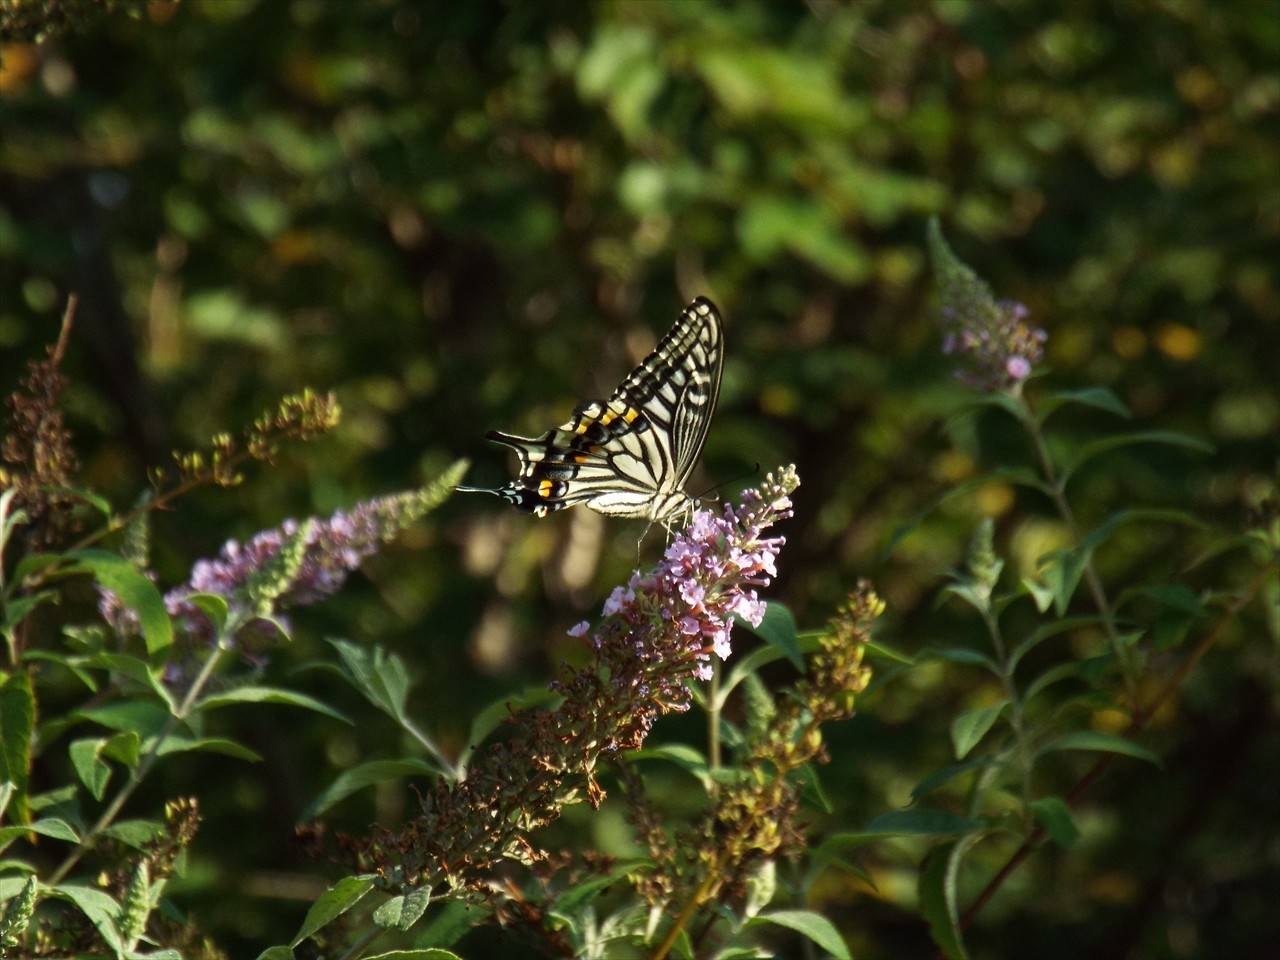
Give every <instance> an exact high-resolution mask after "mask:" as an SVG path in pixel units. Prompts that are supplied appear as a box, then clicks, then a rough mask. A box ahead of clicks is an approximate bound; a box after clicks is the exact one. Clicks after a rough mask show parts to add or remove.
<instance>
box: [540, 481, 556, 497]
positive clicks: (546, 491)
mask: <svg viewBox="0 0 1280 960" xmlns="http://www.w3.org/2000/svg"><path fill="white" fill-rule="evenodd" d="M553 486H554V484H553V483H552V482H551V481H550V480H543V481H542V482H541V483H540V484H538V496H540V497H549V496H551V488H552V487H553Z"/></svg>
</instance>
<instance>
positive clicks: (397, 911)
mask: <svg viewBox="0 0 1280 960" xmlns="http://www.w3.org/2000/svg"><path fill="white" fill-rule="evenodd" d="M429 903H431V891H430V889H428V888H425V887H419V888H418V889H417V890H410V891H409V892H408V893H404V894H401V895H400V896H398V897H392V898H391V899H390V900H388V901H387V902H386V903H384V904H382V905H381V906H380V907H378V909H377V910H375V911H373V922H374V923H375V924H377V925H378V926H380V927H388V928H390V929H393V930H408V929H409V928H410V927H412V926H413V925H414V924H415V923H417V922H418V921H419V920H421V919H422V915H423V914H424V913H426V910H427V905H428V904H429Z"/></svg>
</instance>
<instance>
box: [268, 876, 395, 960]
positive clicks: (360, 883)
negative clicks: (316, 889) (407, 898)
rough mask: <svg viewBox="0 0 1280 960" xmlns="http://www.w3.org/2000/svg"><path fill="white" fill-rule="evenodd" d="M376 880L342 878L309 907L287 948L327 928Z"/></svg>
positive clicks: (370, 888)
mask: <svg viewBox="0 0 1280 960" xmlns="http://www.w3.org/2000/svg"><path fill="white" fill-rule="evenodd" d="M376 879H377V878H376V877H374V876H373V874H360V875H359V876H354V877H343V878H342V879H341V880H339V881H338V882H337V883H335V884H334V885H333V886H331V887H330V888H329V889H328V890H326V891H325V892H324V893H322V894H321V895H320V899H318V900H317V901H316V902H315V903H313V904H312V905H311V909H310V910H308V911H307V915H306V917H305V918H304V919H303V921H302V926H301V927H299V928H298V932H297V934H295V935H294V938H293V939H292V940H291V941H290V942H289V946H290V947H296V946H297V945H298V944H300V943H301V942H302V941H303V940H305V939H307V937H309V936H311V935H312V934H313V933H315V932H316V931H317V930H320V929H321V928H322V927H325V926H327V925H328V924H329V923H331V922H333V921H334V920H336V919H337V918H338V917H340V916H342V914H344V913H346V912H347V911H348V910H350V909H351V908H352V907H354V906H355V905H356V904H357V903H358V902H359V901H360V899H361V898H362V897H363V896H364V895H365V894H366V893H368V892H369V891H370V890H372V889H373V884H374V880H376Z"/></svg>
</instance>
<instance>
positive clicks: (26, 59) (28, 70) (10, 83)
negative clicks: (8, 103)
mask: <svg viewBox="0 0 1280 960" xmlns="http://www.w3.org/2000/svg"><path fill="white" fill-rule="evenodd" d="M36 62H37V61H36V50H35V47H33V46H31V44H29V43H6V44H4V46H0V93H17V92H18V91H19V90H21V89H22V88H23V87H25V86H26V85H27V81H28V80H29V79H30V78H31V75H32V74H33V73H35V72H36Z"/></svg>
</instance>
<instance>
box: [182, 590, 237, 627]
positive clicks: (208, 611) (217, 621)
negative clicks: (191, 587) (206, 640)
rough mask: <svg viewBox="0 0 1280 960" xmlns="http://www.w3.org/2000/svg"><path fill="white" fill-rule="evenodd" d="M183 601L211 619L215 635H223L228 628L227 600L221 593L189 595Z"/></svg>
mask: <svg viewBox="0 0 1280 960" xmlns="http://www.w3.org/2000/svg"><path fill="white" fill-rule="evenodd" d="M183 599H185V600H186V601H187V602H188V603H190V604H192V605H193V606H194V607H195V608H196V609H197V610H199V611H200V612H201V613H203V614H204V615H205V616H206V617H208V618H209V622H210V623H211V624H212V625H213V632H214V635H215V636H217V635H218V634H220V633H222V631H223V630H224V629H225V628H226V626H227V613H228V610H229V608H228V607H227V598H226V597H224V596H223V595H222V594H220V593H189V594H187V595H186V596H185V597H184V598H183Z"/></svg>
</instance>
